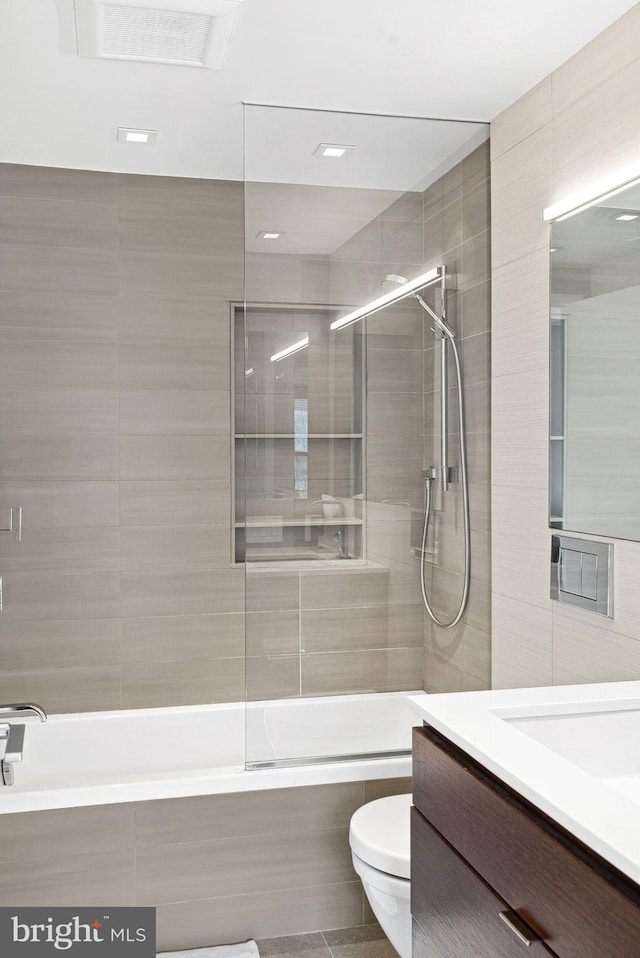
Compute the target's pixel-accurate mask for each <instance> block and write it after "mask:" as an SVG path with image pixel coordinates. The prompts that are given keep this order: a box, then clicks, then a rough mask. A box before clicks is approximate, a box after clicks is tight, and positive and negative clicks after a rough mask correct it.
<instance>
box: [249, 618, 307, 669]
mask: <svg viewBox="0 0 640 958" xmlns="http://www.w3.org/2000/svg"><path fill="white" fill-rule="evenodd" d="M246 638H247V655H249V656H252V657H259V656H269V655H293V654H297V653H298V652H299V650H300V615H299V612H298V610H297V608H296V609H294V610H292V611H288V612H283V611H278V612H248V613H247V617H246Z"/></svg>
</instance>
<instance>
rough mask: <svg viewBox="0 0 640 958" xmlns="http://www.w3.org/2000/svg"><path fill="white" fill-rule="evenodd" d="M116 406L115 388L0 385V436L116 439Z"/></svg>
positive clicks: (116, 394) (117, 398)
mask: <svg viewBox="0 0 640 958" xmlns="http://www.w3.org/2000/svg"><path fill="white" fill-rule="evenodd" d="M25 378H26V379H29V378H31V377H29V376H27V377H25ZM118 407H119V397H118V391H117V389H82V388H80V389H74V388H71V389H64V388H62V389H60V388H53V389H50V388H46V387H45V388H40V387H39V386H37V385H36V386H21V385H16V386H9V385H7V386H6V388H5V387H4V386H2V387H0V435H1V436H3V437H4V438H6V439H9V438H10V437H12V436H16V437H35V436H43V437H44V436H46V437H47V438H50V437H54V436H55V437H65V438H77V437H80V436H117V434H118Z"/></svg>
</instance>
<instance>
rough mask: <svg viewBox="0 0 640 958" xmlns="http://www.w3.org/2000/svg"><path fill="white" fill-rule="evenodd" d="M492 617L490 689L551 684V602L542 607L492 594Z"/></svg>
mask: <svg viewBox="0 0 640 958" xmlns="http://www.w3.org/2000/svg"><path fill="white" fill-rule="evenodd" d="M491 617H492V640H491V641H492V686H493V688H497V689H504V688H520V687H521V686H535V685H541V686H545V685H552V684H553V672H552V667H553V642H552V613H551V601H550V600H549V601H548V602H547V605H546V607H541V606H539V605H529V604H528V603H527V602H524V601H522V599H520V598H515V599H512V598H507V597H506V596H503V595H499V594H497V593H494V596H493V603H492V609H491Z"/></svg>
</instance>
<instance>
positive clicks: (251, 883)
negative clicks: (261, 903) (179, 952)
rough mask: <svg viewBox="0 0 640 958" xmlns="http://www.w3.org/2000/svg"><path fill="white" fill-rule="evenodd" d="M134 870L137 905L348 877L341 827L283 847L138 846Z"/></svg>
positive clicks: (274, 841)
mask: <svg viewBox="0 0 640 958" xmlns="http://www.w3.org/2000/svg"><path fill="white" fill-rule="evenodd" d="M213 861H215V862H216V867H215V869H213V868H212V862H213ZM248 861H250V862H251V868H250V869H247V862H248ZM136 868H137V899H138V903H139V904H161V903H163V902H175V901H189V900H190V899H194V898H202V897H203V895H207V896H209V897H214V898H215V897H217V896H219V895H225V896H226V895H247V894H252V893H256V892H263V891H264V889H265V888H272V889H274V888H282V887H285V888H303V887H305V886H307V887H309V886H312V885H324V884H338V883H341V882H349V881H351V879H352V877H353V874H354V872H353V869H352V866H351V853H350V851H349V843H348V840H347V830H346V828H332V829H325V830H324V831H313V832H300V833H299V834H297V835H296V840H295V842H286V843H283V841H282V835H269V834H267V835H251V836H250V837H247V838H243V837H238V838H232V839H220V840H218V841H214V842H210V841H199V842H188V843H185V844H174V845H149V846H146V847H145V846H141V847H140V848H139V849H138V852H137V863H136Z"/></svg>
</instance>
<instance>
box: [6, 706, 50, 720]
mask: <svg viewBox="0 0 640 958" xmlns="http://www.w3.org/2000/svg"><path fill="white" fill-rule="evenodd" d="M0 712H3V713H4V712H35V714H36V715H38V716H39V718H40V721H41V722H46V721H47V713H46V712H45V710H44V709H43V708H42V706H41V705H35V704H34V703H33V702H22V703H20V704H18V705H0Z"/></svg>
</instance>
